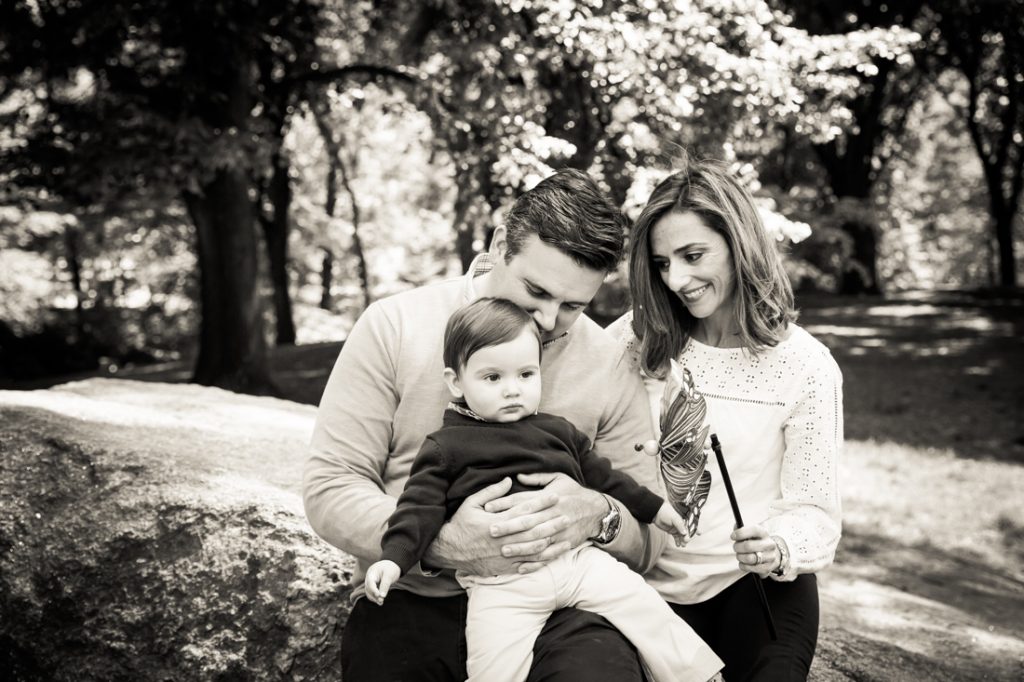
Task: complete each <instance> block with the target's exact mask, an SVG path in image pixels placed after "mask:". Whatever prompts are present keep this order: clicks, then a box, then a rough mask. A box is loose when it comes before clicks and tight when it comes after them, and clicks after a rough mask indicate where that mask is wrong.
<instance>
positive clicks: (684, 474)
mask: <svg viewBox="0 0 1024 682" xmlns="http://www.w3.org/2000/svg"><path fill="white" fill-rule="evenodd" d="M706 420H707V404H706V403H705V402H704V396H703V395H701V394H700V392H698V391H697V389H696V388H695V386H694V383H693V377H692V376H691V375H690V372H689V370H687V369H685V368H682V367H680V366H679V364H678V363H676V362H675V361H674V360H673V361H672V365H671V367H670V369H669V373H668V377H667V378H666V381H665V390H664V393H663V394H662V398H661V418H660V424H661V438H660V439H659V440H656V441H655V440H651V441H647V442H646V443H642V444H639V445H637V449H638V450H640V449H642V450H643V451H644V452H646V453H647V454H649V455H657V456H658V466H659V468H660V469H661V475H662V478H663V479H664V481H665V489H666V492H667V494H668V501H669V502H670V503H671V504H672V506H673V507H674V508H675V510H676V511H677V512H679V515H680V516H682V517H683V520H685V521H686V527H687V530H688V534H689V537H691V538H692V537H693V536H694V535H695V534H696V532H697V524H698V523H699V521H700V510H701V508H702V507H703V506H704V503H705V502H706V501H707V499H708V492H710V490H711V472H710V471H707V470H706V468H705V466H706V465H707V461H708V451H709V445H708V430H709V427H708V425H707V424H706V423H705V422H706ZM687 539H689V538H687Z"/></svg>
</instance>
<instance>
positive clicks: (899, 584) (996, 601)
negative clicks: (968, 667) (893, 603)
mask: <svg viewBox="0 0 1024 682" xmlns="http://www.w3.org/2000/svg"><path fill="white" fill-rule="evenodd" d="M836 563H837V564H842V565H844V566H848V567H860V568H866V569H868V570H870V571H874V572H877V575H875V576H873V577H872V578H871V579H872V580H873V581H874V582H877V583H880V584H884V585H888V586H889V587H893V588H896V589H898V590H901V591H903V592H906V593H908V594H913V595H916V596H918V597H921V598H923V599H928V600H930V601H933V602H937V603H940V604H945V605H947V606H951V607H953V608H956V609H958V610H960V611H963V612H964V613H967V614H969V615H971V616H973V617H974V618H976V619H977V620H978V621H980V622H982V623H984V624H985V625H989V626H993V627H998V628H1001V629H1004V630H1008V631H1010V632H1014V633H1017V634H1018V635H1019V634H1021V633H1022V626H1021V617H1020V615H1021V614H1022V613H1024V580H1021V578H1020V576H1015V575H1012V574H1010V573H1008V572H1007V571H1004V570H1000V569H999V568H995V567H992V566H990V565H988V564H987V563H985V562H983V561H981V560H979V559H976V558H974V557H972V556H971V555H970V554H964V553H961V552H951V551H947V550H945V549H942V548H940V547H936V546H934V545H932V544H930V543H927V542H920V543H915V544H913V545H904V544H901V543H899V542H898V541H896V540H893V539H892V538H889V537H886V536H883V535H878V534H874V533H866V532H860V531H858V530H856V529H849V530H846V531H844V533H843V540H842V542H841V543H840V547H839V552H838V553H837V555H836Z"/></svg>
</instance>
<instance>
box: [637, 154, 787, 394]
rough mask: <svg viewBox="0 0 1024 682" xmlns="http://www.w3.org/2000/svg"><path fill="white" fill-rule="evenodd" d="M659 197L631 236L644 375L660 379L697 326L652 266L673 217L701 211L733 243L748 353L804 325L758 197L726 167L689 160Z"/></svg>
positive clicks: (738, 314)
mask: <svg viewBox="0 0 1024 682" xmlns="http://www.w3.org/2000/svg"><path fill="white" fill-rule="evenodd" d="M680 163H681V165H682V166H683V169H682V170H680V171H678V172H676V173H673V174H672V175H670V176H669V177H667V178H665V179H664V180H662V182H661V183H660V184H659V185H658V186H657V187H656V188H655V189H654V192H652V193H651V198H650V199H648V201H647V205H646V206H645V207H644V209H643V211H642V212H641V213H640V217H639V218H637V221H636V224H635V225H634V226H633V232H632V234H631V235H630V238H631V240H632V241H631V244H630V254H629V285H630V291H631V293H632V295H633V331H634V332H635V333H636V336H637V338H638V339H639V340H640V360H641V366H642V367H643V369H644V371H646V372H648V373H649V374H653V375H656V376H660V375H661V374H662V373H663V371H664V370H665V368H666V367H667V365H668V361H669V359H670V358H674V357H676V356H677V355H678V354H679V353H680V352H681V351H682V349H683V347H684V346H685V345H686V342H687V340H688V339H689V337H690V335H691V334H692V333H693V330H694V328H695V327H696V324H697V320H696V319H695V318H694V317H693V316H692V315H690V313H689V311H688V310H687V309H686V306H685V305H683V303H682V301H680V300H679V297H678V296H677V295H676V294H675V293H674V292H672V291H669V289H668V287H667V286H665V283H664V282H663V281H662V279H661V274H660V273H659V272H658V271H657V270H656V269H655V268H653V267H652V266H651V232H652V230H653V229H654V226H655V225H656V224H657V223H658V221H659V220H661V219H662V218H663V217H665V216H666V215H668V214H670V213H693V214H695V215H697V217H699V218H700V219H701V220H702V221H704V223H705V224H706V225H707V226H708V227H710V228H711V229H712V230H714V231H715V232H718V233H719V234H720V235H722V237H724V238H725V241H726V243H727V244H728V245H729V250H730V252H731V254H732V267H733V274H734V276H735V295H734V296H733V306H734V309H733V315H734V317H735V319H736V321H737V323H738V325H739V334H740V340H741V342H742V344H743V346H744V347H745V348H749V349H750V350H752V351H755V352H756V351H758V350H761V349H763V348H765V347H772V346H775V345H777V344H778V343H779V341H780V340H781V339H782V337H783V332H784V331H785V329H786V327H787V325H788V324H789V323H790V322H793V321H794V320H796V311H795V310H794V307H793V305H794V301H793V289H792V286H791V285H790V283H789V278H788V277H787V275H786V272H785V270H784V269H783V267H782V259H781V258H780V257H779V253H778V251H777V250H776V247H775V243H774V242H773V240H772V239H771V237H770V236H769V235H768V233H767V232H766V231H765V229H764V225H763V223H762V222H761V216H760V214H759V213H758V210H757V207H756V206H755V205H754V200H753V198H752V197H751V196H750V193H749V192H747V190H746V189H744V187H743V186H742V185H740V183H739V182H738V181H737V180H736V179H735V178H734V177H733V176H732V174H731V173H730V172H729V170H728V168H727V167H726V166H725V165H724V164H722V163H721V162H717V161H712V160H705V161H696V160H691V159H688V158H683V159H681V161H680Z"/></svg>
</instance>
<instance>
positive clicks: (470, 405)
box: [365, 298, 722, 682]
mask: <svg viewBox="0 0 1024 682" xmlns="http://www.w3.org/2000/svg"><path fill="white" fill-rule="evenodd" d="M540 356H541V343H540V335H539V333H538V330H537V327H536V325H535V324H534V322H533V319H532V318H531V317H530V315H529V314H528V313H527V312H526V311H524V310H523V309H522V308H520V307H519V306H517V305H516V304H514V303H512V302H510V301H506V300H504V299H491V298H484V299H479V300H477V301H475V302H473V303H470V304H469V305H467V306H465V307H464V308H461V309H459V310H458V311H456V312H455V314H454V315H452V317H451V319H450V320H449V321H448V326H447V327H446V329H445V336H444V363H445V369H444V379H445V383H446V384H447V386H448V389H449V391H450V392H451V394H452V396H453V397H454V399H455V401H456V402H453V403H451V404H450V405H449V408H448V409H447V410H446V411H445V414H444V422H443V426H442V427H441V428H440V429H439V430H438V431H435V432H434V433H432V434H430V435H429V436H427V439H426V441H425V442H424V444H423V447H422V448H421V449H420V452H419V454H418V455H417V456H416V460H415V461H414V462H413V465H412V471H411V474H410V477H409V480H408V482H407V483H406V486H405V490H404V491H403V492H402V495H401V497H399V499H398V506H397V508H396V509H395V511H394V513H393V514H392V515H391V519H390V521H389V526H388V530H387V532H386V533H385V534H384V538H383V540H382V541H381V548H382V550H383V552H382V555H381V560H380V561H378V562H376V563H374V564H373V565H372V566H370V568H369V569H368V570H367V572H366V584H365V585H366V593H367V595H368V596H369V598H370V599H371V600H372V601H374V602H375V603H377V604H382V603H383V602H384V599H385V597H386V596H387V593H388V590H389V589H390V587H391V586H392V585H393V584H394V583H395V581H397V580H398V579H399V577H400V576H401V575H402V574H403V573H404V572H405V571H408V570H409V569H410V568H411V567H412V566H414V565H415V564H416V563H417V562H418V561H419V560H420V559H421V557H422V556H423V554H424V552H425V551H426V549H427V547H428V546H429V545H430V544H431V543H432V542H433V540H434V538H435V536H436V535H437V532H438V530H439V529H440V528H441V526H442V524H444V522H445V520H446V519H448V518H450V517H451V516H452V514H454V513H455V511H456V509H458V507H459V505H460V504H462V502H463V500H465V499H466V497H468V496H469V495H471V494H473V493H474V492H476V491H478V490H480V489H481V488H483V487H485V486H487V485H490V484H492V483H495V482H498V481H500V480H502V479H503V478H505V477H511V478H512V480H513V481H515V477H516V475H517V474H521V473H540V472H554V473H563V474H565V475H567V476H570V477H572V478H573V479H575V480H576V481H577V482H579V483H580V484H581V485H585V486H587V487H589V488H593V489H595V490H598V491H600V492H602V493H604V494H606V495H611V496H613V497H614V498H615V499H616V500H619V501H620V502H622V504H624V505H625V506H626V508H627V509H629V511H630V512H631V513H632V514H633V515H634V516H635V517H636V518H637V519H639V520H640V521H643V522H645V523H652V522H653V523H654V524H655V525H656V526H657V527H658V528H660V529H662V530H664V531H666V532H670V533H673V534H676V536H677V537H686V533H687V529H686V524H685V522H684V521H683V519H682V518H681V517H680V516H679V514H678V513H677V512H676V511H675V510H674V509H673V508H672V506H671V505H670V504H668V503H667V502H665V501H664V500H662V499H661V498H660V497H658V496H657V495H655V494H654V493H652V492H651V491H650V490H648V489H646V488H644V487H643V486H641V485H639V484H638V483H636V482H635V481H634V480H633V479H632V478H630V477H629V476H627V475H626V474H623V473H621V472H617V471H615V470H613V469H612V468H611V465H610V464H609V462H608V460H606V459H604V458H602V457H599V456H597V455H596V454H595V453H594V452H593V451H592V450H591V447H590V442H589V440H588V439H587V437H586V436H585V435H583V434H582V433H581V432H580V431H578V430H577V429H576V428H575V427H574V426H573V425H572V424H570V423H569V422H568V421H566V420H565V419H562V418H561V417H556V416H554V415H550V414H544V413H539V412H538V411H537V410H538V407H539V406H540V400H541V375H540ZM609 504H610V503H609ZM456 578H457V579H458V581H459V584H461V585H462V586H463V587H464V588H465V589H466V592H467V594H468V596H469V605H468V611H467V617H466V642H467V649H468V654H467V661H466V668H467V671H468V674H469V679H470V680H478V681H486V682H495V681H499V680H509V681H513V680H515V681H519V680H525V679H526V676H527V673H528V672H529V670H530V664H531V662H532V659H533V646H534V641H535V640H536V638H537V635H538V634H539V633H540V631H541V629H542V628H543V627H544V624H545V622H547V619H548V616H549V615H550V614H551V613H552V612H553V611H554V610H556V609H559V608H564V607H569V606H574V607H578V608H581V609H585V610H587V611H592V612H594V613H598V614H600V615H602V616H604V617H605V618H607V619H608V620H609V621H610V622H611V623H612V625H614V626H615V627H616V628H617V629H618V630H619V631H620V632H621V633H622V634H623V635H625V636H626V637H627V638H629V640H630V641H631V642H632V643H633V645H634V646H635V647H636V648H637V650H638V651H639V652H640V658H641V660H642V661H643V664H644V667H645V668H646V670H647V672H648V676H649V677H650V678H652V679H653V680H655V682H668V681H670V680H687V681H690V680H692V681H694V682H704V681H705V680H708V679H709V678H712V677H713V676H714V679H720V678H719V677H718V676H717V675H716V673H717V671H719V670H721V668H722V661H721V660H719V658H718V656H716V655H715V653H714V652H713V651H712V650H711V649H710V648H709V647H708V646H707V645H706V644H705V643H704V642H703V640H701V639H700V638H699V637H698V636H697V635H696V634H695V633H694V632H693V630H691V629H690V626H689V625H687V624H686V623H685V622H684V621H683V620H681V619H680V618H679V617H677V616H676V615H675V614H674V613H673V612H672V610H671V609H670V608H669V607H668V605H667V604H666V603H665V601H664V600H663V599H662V598H661V597H660V596H659V595H658V593H657V592H655V591H654V589H653V588H652V587H650V586H649V585H647V583H645V582H644V580H643V578H641V577H640V576H639V575H638V574H636V573H634V572H633V571H631V570H630V569H629V568H628V567H627V566H626V565H625V564H623V563H621V562H619V561H617V560H616V559H614V558H613V557H612V556H611V555H609V554H607V553H605V552H603V551H601V550H600V549H598V548H597V547H595V546H594V545H593V544H592V543H591V542H586V543H584V544H582V545H580V546H579V547H576V548H574V549H573V550H571V551H569V552H567V553H565V554H563V555H562V556H560V557H559V558H557V559H555V560H554V561H551V562H550V563H548V564H547V565H545V566H544V567H543V568H541V569H540V570H538V571H536V572H533V573H526V574H518V573H516V574H509V575H497V576H478V575H469V574H466V573H463V572H458V573H456Z"/></svg>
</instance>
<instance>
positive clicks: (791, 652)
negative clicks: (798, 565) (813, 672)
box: [669, 574, 818, 682]
mask: <svg viewBox="0 0 1024 682" xmlns="http://www.w3.org/2000/svg"><path fill="white" fill-rule="evenodd" d="M761 584H762V585H763V586H764V591H765V594H766V595H767V597H768V604H769V605H770V606H771V609H772V617H773V620H774V621H775V629H776V630H777V631H778V635H779V639H778V641H775V642H773V641H772V640H771V637H770V636H769V634H768V628H767V626H766V625H765V621H764V616H763V615H762V614H761V602H760V600H759V598H758V596H757V588H756V587H755V586H754V582H753V580H752V579H751V578H750V577H749V576H744V577H743V578H742V579H741V580H739V581H737V582H735V583H733V584H732V585H731V586H729V587H728V588H726V589H725V590H724V591H723V592H721V593H720V594H718V595H716V596H714V597H712V598H711V599H709V600H708V601H706V602H702V603H700V604H686V605H683V604H673V603H671V602H670V603H669V606H671V607H672V610H673V611H675V612H676V613H677V614H678V615H679V616H680V617H681V618H682V619H683V620H685V621H686V622H687V623H689V624H690V627H692V628H693V629H694V630H695V631H696V633H697V634H698V635H700V636H701V638H702V639H703V640H704V641H705V642H707V643H708V645H710V646H711V648H712V649H714V651H715V653H716V654H718V656H719V657H720V658H721V659H722V660H723V661H725V670H723V671H722V674H723V675H724V676H725V679H726V680H728V682H741V681H743V680H766V681H771V682H787V681H789V680H806V679H807V671H808V670H809V669H810V667H811V659H812V658H814V649H815V647H816V646H817V643H818V581H817V578H816V577H815V576H814V575H813V574H807V575H801V576H798V577H797V579H796V580H794V581H793V582H776V581H774V580H762V581H761Z"/></svg>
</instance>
